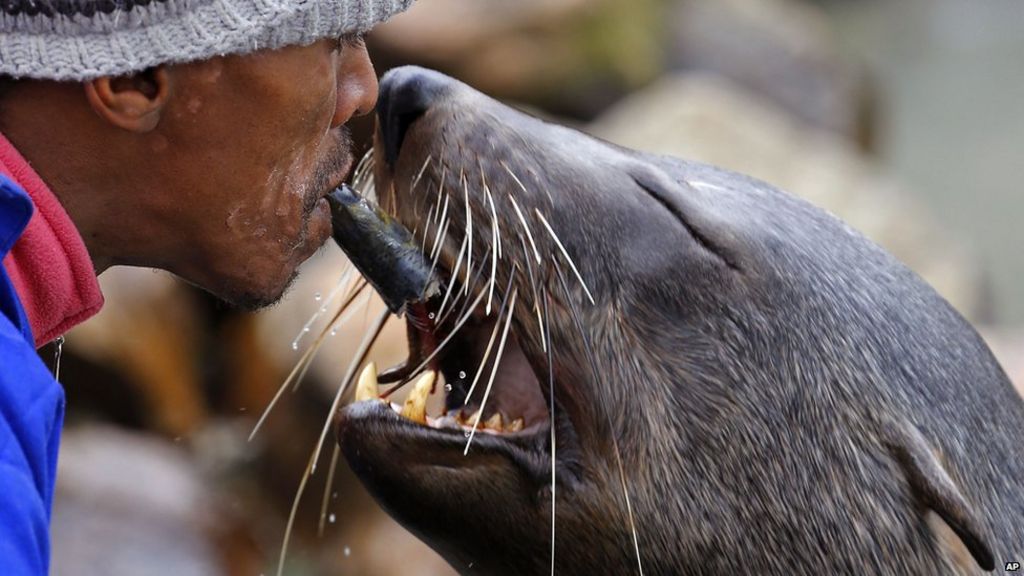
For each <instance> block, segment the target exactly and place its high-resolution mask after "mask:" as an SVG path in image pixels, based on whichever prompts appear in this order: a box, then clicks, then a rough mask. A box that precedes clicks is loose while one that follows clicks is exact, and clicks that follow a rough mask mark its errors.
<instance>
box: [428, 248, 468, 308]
mask: <svg viewBox="0 0 1024 576" xmlns="http://www.w3.org/2000/svg"><path fill="white" fill-rule="evenodd" d="M467 242H469V236H466V237H465V238H463V239H462V247H461V248H459V255H458V257H456V259H455V268H453V269H452V275H451V278H450V279H449V280H448V289H447V290H446V291H445V293H444V298H443V299H442V300H441V306H440V307H438V309H437V314H436V316H437V317H440V316H441V313H442V312H444V309H445V306H447V305H448V299H449V298H450V297H451V295H452V288H454V287H455V283H456V282H458V277H459V269H460V268H462V260H463V257H464V256H465V255H466V243H467Z"/></svg>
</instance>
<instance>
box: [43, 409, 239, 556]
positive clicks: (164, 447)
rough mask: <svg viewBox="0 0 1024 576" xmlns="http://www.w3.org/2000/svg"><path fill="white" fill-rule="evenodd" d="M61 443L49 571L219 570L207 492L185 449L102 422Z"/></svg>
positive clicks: (71, 434) (77, 431) (70, 433)
mask: <svg viewBox="0 0 1024 576" xmlns="http://www.w3.org/2000/svg"><path fill="white" fill-rule="evenodd" d="M61 444H62V445H61V453H60V462H59V467H58V482H57V491H56V497H55V504H54V516H53V529H52V530H53V574H54V575H55V576H63V575H68V576H71V575H75V576H77V575H80V574H102V575H103V576H138V575H140V574H145V575H147V576H207V575H210V576H212V575H217V574H223V573H224V571H223V570H222V566H221V558H220V557H219V555H218V552H217V550H216V549H215V548H214V546H213V545H212V544H211V542H210V540H211V538H210V537H211V534H212V530H213V528H214V525H213V518H212V517H211V515H210V513H211V503H212V502H211V498H210V494H209V493H208V492H207V489H206V488H205V486H204V483H203V481H202V478H201V476H200V474H199V473H198V471H197V470H196V469H195V467H194V466H193V464H192V463H191V462H190V460H189V459H188V457H187V454H186V453H185V451H184V450H181V449H178V448H176V447H174V446H171V445H168V444H167V442H166V441H163V440H160V439H158V438H154V437H149V436H144V435H140V434H133V433H129V432H124V431H121V430H117V429H114V428H104V427H90V428H84V429H70V430H67V431H66V433H65V434H64V438H63V440H62V443H61Z"/></svg>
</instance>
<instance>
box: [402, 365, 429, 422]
mask: <svg viewBox="0 0 1024 576" xmlns="http://www.w3.org/2000/svg"><path fill="white" fill-rule="evenodd" d="M436 379H437V372H434V371H433V370H431V371H429V372H426V373H424V374H423V376H420V378H419V380H417V381H416V383H415V384H413V387H412V391H411V392H409V395H408V396H407V397H406V398H405V405H404V406H402V416H403V417H404V418H408V419H409V420H412V421H413V422H418V423H420V424H426V423H427V396H429V395H430V391H431V390H432V389H433V388H434V381H435V380H436Z"/></svg>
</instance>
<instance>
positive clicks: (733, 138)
mask: <svg viewBox="0 0 1024 576" xmlns="http://www.w3.org/2000/svg"><path fill="white" fill-rule="evenodd" d="M1022 28H1024V4H1022V3H1021V2H1020V1H1019V0H986V1H985V2H963V1H962V0H901V1H900V2H893V1H891V0H817V1H811V0H420V2H419V4H418V5H417V6H416V7H415V8H414V9H413V10H411V11H410V12H409V13H407V14H405V15H402V16H400V17H398V18H396V19H395V20H393V21H392V22H391V23H389V24H387V25H384V26H381V27H380V28H378V29H377V30H376V31H375V32H374V33H373V34H372V35H371V36H370V38H369V43H370V48H371V54H372V55H373V57H374V58H375V61H376V62H377V64H378V68H379V70H378V71H379V72H380V73H383V72H384V71H385V70H386V69H387V68H389V67H392V66H396V65H401V64H410V63H414V64H420V65H425V66H430V67H434V68H437V69H440V70H442V71H444V72H446V73H448V74H451V75H453V76H455V77H458V78H460V79H462V80H464V81H466V82H468V83H470V84H472V85H474V86H476V87H478V88H480V89H481V90H484V91H486V92H488V93H490V94H492V95H494V96H497V97H499V98H501V99H504V100H507V101H509V102H510V103H514V104H516V105H518V106H522V107H524V108H526V109H528V110H531V111H534V112H536V113H538V114H542V115H544V116H546V117H552V118H555V119H558V120H559V121H562V122H564V123H567V124H570V125H573V126H576V127H578V128H580V129H582V130H586V131H588V132H591V133H593V134H595V135H597V136H600V137H602V138H605V139H608V140H611V141H614V142H617V143H621V144H624V145H627V146H631V147H634V148H640V149H644V150H649V151H655V152H662V153H667V154H673V155H677V156H681V157H685V158H689V159H695V160H699V161H704V162H708V163H712V164H716V165H720V166H723V167H726V168H730V169H733V170H737V171H740V172H744V173H747V174H751V175H753V176H755V177H757V178H760V179H763V180H766V181H768V182H770V183H772V184H775V185H776V186H778V187H780V188H783V189H785V190H788V191H790V192H792V193H794V194H797V195H800V196H803V197H805V198H807V199H809V200H811V201H812V202H814V203H816V204H818V205H821V206H823V207H825V208H827V209H828V210H830V211H832V212H834V213H836V214H838V215H839V216H840V217H842V218H844V219H845V220H847V221H848V222H850V223H851V224H853V225H854V226H855V227H856V228H858V229H860V230H862V231H864V232H865V233H866V234H867V235H868V236H870V237H872V238H873V239H875V240H876V241H878V242H879V243H880V244H882V245H884V246H885V247H886V248H888V249H889V250H890V251H892V252H893V253H895V254H896V255H897V256H898V257H900V258H901V259H902V260H903V261H905V262H906V263H907V264H909V265H910V266H911V267H912V268H914V269H915V270H917V271H918V272H919V273H920V274H921V275H923V276H924V277H925V278H926V279H928V280H929V281H930V282H931V283H932V284H933V285H935V286H936V288H937V289H938V290H939V291H940V292H941V293H943V294H944V295H945V296H946V297H947V298H948V299H949V300H950V301H951V302H953V304H954V305H955V306H956V307H957V308H958V309H959V310H960V311H961V312H962V313H963V314H964V315H965V316H966V317H968V318H969V319H970V320H971V321H973V322H974V323H975V324H976V325H977V326H978V327H979V329H980V330H981V331H982V332H983V334H984V336H985V337H986V338H987V339H988V340H989V341H990V342H991V344H992V347H993V349H994V350H995V352H996V353H997V355H998V356H999V357H1000V360H1001V361H1002V362H1003V365H1004V367H1005V368H1006V369H1007V371H1008V372H1009V373H1010V375H1011V378H1012V379H1014V381H1015V382H1016V383H1017V384H1018V385H1020V383H1021V382H1024V254H1022V252H1024V251H1022V249H1024V226H1021V225H1020V224H1019V219H1020V216H1021V215H1024V195H1022V194H1021V193H1020V192H1019V190H1020V189H1021V187H1022V186H1021V183H1022V182H1024V159H1022V158H1021V151H1022V150H1024V59H1022V58H1021V57H1020V55H1021V54H1024V34H1022V33H1021V32H1022V31H1024V29H1022ZM368 130H369V123H368V122H362V123H361V124H360V125H359V126H358V127H357V134H359V135H361V137H362V140H363V141H364V142H365V137H366V135H367V134H368ZM343 266H344V258H343V256H342V255H341V254H340V253H339V251H338V250H336V249H334V248H333V246H328V247H326V248H325V249H324V250H323V251H321V253H320V254H318V255H317V256H316V257H314V258H313V259H312V260H311V261H310V262H308V263H307V265H306V266H305V268H304V274H303V275H302V277H301V280H300V281H299V282H298V283H297V284H296V285H295V287H294V288H293V289H292V290H291V292H290V294H289V296H288V297H287V298H286V300H285V301H284V302H282V303H281V304H280V305H278V306H276V307H275V308H273V309H270V310H267V311H265V312H262V313H259V314H246V313H240V312H236V311H233V310H230V309H228V308H225V307H223V306H222V305H220V304H218V303H217V302H215V301H214V300H212V299H211V298H210V297H208V296H206V295H205V294H203V293H201V292H198V291H196V290H195V289H193V288H191V287H189V286H187V285H184V284H183V283H181V282H179V281H177V280H176V279H174V278H173V277H171V276H169V275H167V274H164V273H157V272H152V271H148V270H138V269H125V268H122V269H114V270H111V271H109V272H107V273H106V274H104V275H103V277H102V278H101V282H102V284H103V287H104V293H105V295H106V298H107V305H106V307H105V309H104V310H103V312H102V313H101V314H100V315H99V316H98V317H97V318H95V319H94V320H92V321H90V322H89V323H87V324H86V325H84V326H82V327H81V328H79V329H76V330H75V331H74V332H72V333H70V334H69V335H68V337H67V343H66V344H65V346H64V354H63V360H62V363H61V380H62V382H63V383H64V386H65V388H66V390H67V397H68V417H67V418H68V420H67V428H66V432H65V435H64V440H63V446H62V452H61V457H60V473H59V474H60V476H59V482H58V487H57V498H56V504H55V508H54V521H53V539H54V542H53V550H54V561H53V573H54V574H55V575H57V576H69V575H81V574H103V575H105V576H129V575H131V576H138V575H146V576H150V575H152V576H164V575H166V576H172V575H173V576H199V575H230V576H236V575H238V576H259V575H261V574H267V575H270V574H274V573H275V571H276V566H277V561H278V558H279V554H280V552H281V544H282V540H283V538H284V533H285V525H286V521H287V518H288V514H289V511H290V509H291V506H292V499H293V497H294V495H295V492H296V489H297V488H298V485H299V480H300V478H301V476H302V474H303V471H304V470H305V467H306V464H307V461H308V458H309V455H310V452H311V450H312V449H313V446H314V445H315V442H316V438H317V436H318V435H319V434H320V431H321V428H322V425H323V423H324V421H325V419H326V418H327V413H328V408H329V405H330V402H331V400H332V398H333V395H334V393H335V391H336V389H337V387H338V384H339V382H340V380H341V377H342V374H343V373H344V371H345V369H346V368H347V366H348V363H349V361H350V359H351V356H352V354H353V350H354V348H355V347H356V346H357V345H358V342H359V340H360V339H361V338H362V335H363V330H364V326H365V325H366V323H367V318H372V316H373V315H374V314H375V313H376V312H375V311H376V310H379V309H380V304H379V303H378V302H376V301H375V299H374V300H368V301H367V302H366V303H365V308H366V309H365V310H364V309H363V308H360V311H358V312H357V313H355V314H353V315H352V317H351V318H350V319H349V321H348V322H347V323H346V324H345V325H344V326H340V327H338V328H336V329H335V330H334V331H333V332H331V331H330V330H329V329H328V328H327V327H326V326H325V324H326V321H325V320H324V319H323V318H321V319H319V320H317V321H315V322H313V323H311V324H309V326H308V327H309V328H310V330H309V332H304V331H303V328H304V326H305V325H306V323H307V321H308V320H309V319H310V318H311V317H312V316H313V315H314V314H316V313H317V312H318V310H321V309H324V308H330V304H328V300H329V299H330V297H331V295H332V293H334V292H335V288H336V286H337V285H338V281H339V276H340V274H341V271H342V268H343ZM332 303H334V304H336V300H335V301H333V302H332ZM321 334H322V335H323V336H324V339H325V342H326V344H325V346H324V348H323V350H322V351H321V353H320V355H319V356H318V359H317V361H316V362H315V363H314V365H313V367H312V368H311V370H310V371H309V373H308V374H307V376H306V378H305V379H304V380H303V382H302V385H301V386H300V387H299V388H298V389H297V390H295V391H288V392H286V393H285V394H284V395H283V397H282V401H281V402H280V404H279V405H278V406H277V407H276V409H275V410H274V411H273V413H272V414H271V416H270V417H269V419H268V420H267V421H266V424H265V426H264V427H263V429H262V430H261V431H260V433H259V434H258V435H257V436H256V437H255V439H254V440H253V441H251V442H249V441H247V437H248V435H249V432H250V431H251V430H252V428H253V425H254V424H255V422H256V419H257V418H258V416H259V414H260V413H261V412H262V411H263V409H264V408H265V407H266V406H267V405H268V403H269V401H270V399H271V398H272V397H273V395H274V394H275V392H276V390H277V388H278V386H279V385H280V384H281V383H282V382H283V381H284V379H285V377H286V376H287V374H288V373H289V371H290V370H291V369H292V367H293V366H294V365H295V363H296V362H297V361H298V359H299V357H300V355H301V354H302V351H303V350H305V349H306V348H307V347H308V345H309V344H310V343H311V342H312V341H313V340H314V339H315V338H316V337H317V336H319V335H321ZM403 334H404V331H403V328H402V327H401V326H400V325H399V323H397V322H394V323H392V324H391V325H389V327H388V329H387V331H386V333H385V337H384V338H383V339H382V340H381V341H380V343H379V344H378V345H377V346H375V348H374V350H373V352H372V353H371V358H373V359H375V360H377V361H378V364H379V365H381V366H389V365H392V364H395V363H397V362H399V361H400V360H401V359H402V358H403V357H404V350H403V346H404V343H403V341H404V337H403ZM300 336H301V338H299V340H298V341H296V338H297V337H300ZM40 353H41V354H42V356H43V358H44V359H45V360H47V361H48V362H52V359H53V355H54V349H53V348H52V347H48V348H44V349H43V350H41V351H40ZM328 454H329V452H328ZM324 458H325V459H326V460H329V456H328V455H327V454H325V456H324ZM326 460H325V461H326ZM327 469H328V466H326V465H323V466H321V467H320V468H318V472H317V474H316V475H314V476H313V478H312V480H311V481H310V483H309V486H308V487H307V491H306V496H305V498H304V499H303V501H302V504H301V505H300V506H299V508H298V511H297V516H296V522H295V532H294V534H293V536H292V539H291V545H290V549H289V554H288V556H287V560H286V563H285V573H286V574H289V575H296V576H307V575H308V576H315V575H334V574H353V575H358V576H376V575H391V574H402V575H406V576H419V575H422V576H428V575H429V576H435V575H438V576H440V575H450V574H452V572H451V571H450V569H448V568H447V567H446V565H445V564H444V563H443V562H442V561H441V560H440V559H439V558H437V557H436V556H435V555H434V554H433V553H432V552H430V551H429V550H428V549H427V548H426V547H425V546H423V545H422V544H420V543H419V542H418V541H416V540H415V538H413V537H412V536H411V535H409V534H407V533H405V532H404V531H403V530H402V529H401V528H399V527H398V526H397V525H395V524H394V523H393V522H391V521H390V520H389V519H388V518H387V517H386V516H385V515H384V514H383V513H382V512H380V511H379V509H378V508H377V507H376V505H375V504H374V503H373V502H372V501H371V500H370V499H369V497H368V496H367V495H366V493H365V491H364V490H363V489H362V488H361V487H360V486H359V485H358V483H357V482H356V481H355V480H354V478H353V477H352V475H351V474H350V473H349V472H348V470H347V469H345V466H344V464H343V463H342V464H341V465H340V467H339V469H338V471H337V473H336V474H335V475H334V477H333V478H331V480H332V482H331V484H330V485H328V484H327ZM325 497H326V503H327V506H326V508H324V509H323V514H322V513H321V510H322V502H323V501H324V499H325ZM321 518H322V522H321ZM321 523H322V524H323V531H322V534H320V533H319V532H320V530H319V529H318V525H319V524H321Z"/></svg>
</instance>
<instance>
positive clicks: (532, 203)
mask: <svg viewBox="0 0 1024 576" xmlns="http://www.w3.org/2000/svg"><path fill="white" fill-rule="evenodd" d="M378 113H379V125H378V131H377V134H376V139H375V147H374V153H373V154H374V157H373V167H372V170H373V184H374V187H375V189H376V192H377V195H378V196H379V201H380V207H381V209H382V210H383V211H384V212H385V213H386V214H387V215H388V217H389V218H394V219H395V220H396V221H397V222H399V223H401V224H402V225H403V226H404V227H405V228H407V229H409V230H412V231H413V232H412V236H411V240H410V241H411V242H413V243H415V244H418V245H419V251H418V254H420V255H421V256H422V257H423V262H425V263H429V271H430V276H431V278H436V284H435V285H434V289H432V290H431V291H429V293H427V292H424V293H423V294H422V297H420V298H411V299H408V300H409V301H408V302H407V303H406V304H407V305H404V306H400V307H401V311H403V312H404V313H405V315H406V318H407V320H406V322H407V334H408V340H409V350H410V355H409V358H408V359H407V361H406V362H405V363H404V364H403V365H401V366H397V367H395V368H391V369H388V370H386V371H384V372H381V373H379V374H378V372H377V369H376V367H375V366H374V365H368V366H366V367H365V368H364V369H363V370H362V371H361V375H360V376H359V378H358V384H357V385H356V401H355V402H353V403H351V404H349V405H347V406H345V407H343V408H341V409H340V410H339V411H338V413H337V417H336V424H337V438H338V444H339V446H340V448H341V452H342V453H343V454H344V456H345V458H346V460H347V461H348V463H349V465H350V466H351V467H352V469H353V470H354V471H355V472H356V474H357V475H358V476H359V478H360V479H361V480H362V481H363V483H364V484H365V485H366V486H367V488H368V489H369V490H370V492H371V493H372V494H373V496H374V497H375V498H376V499H377V501H378V502H379V503H380V504H381V506H382V507H383V508H384V509H385V510H386V511H388V513H390V514H391V515H392V516H393V517H395V518H396V519H397V520H398V521H399V522H400V523H401V524H403V525H404V526H405V527H406V528H408V529H409V530H410V531H412V532H413V533H414V534H416V535H417V536H418V537H420V538H421V539H422V540H424V541H425V542H427V543H428V544H429V545H430V546H431V547H433V548H434V549H435V550H436V551H438V552H439V553H440V554H441V555H442V556H443V557H444V558H445V559H446V560H447V561H448V562H449V563H450V564H451V565H452V566H453V567H455V569H456V570H458V571H459V572H460V573H462V574H495V575H504V574H509V575H512V574H520V575H521V574H549V573H557V574H581V575H582V574H630V573H637V574H642V573H649V574H734V573H748V572H753V573H759V574H819V573H823V572H824V571H836V572H839V573H850V571H851V570H852V571H853V572H855V573H906V574H935V573H971V571H974V570H977V568H978V567H979V566H980V567H982V568H984V569H991V567H992V566H993V565H994V562H995V560H994V559H995V558H996V557H999V556H1000V555H1002V554H1010V555H1012V553H1020V552H1022V550H1021V549H1020V548H1021V544H1020V543H1021V542H1024V527H1022V526H1024V525H1022V524H1021V523H1019V522H1018V523H1016V524H1014V523H1013V522H1011V521H1010V520H1009V518H1004V517H1003V516H1002V515H1001V514H1000V511H1003V510H1018V511H1024V504H1022V502H1024V485H1022V482H1024V481H1021V480H1019V479H1020V478H1024V476H1022V475H1021V474H1020V473H1021V472H1024V459H1022V458H1021V457H1020V456H1021V454H1022V450H1024V406H1022V403H1021V400H1020V398H1019V397H1017V396H1016V395H1015V394H1014V393H1013V391H1012V388H1011V387H1010V384H1009V382H1008V381H1007V380H1006V377H1005V375H1004V374H1003V373H1002V371H1001V369H1000V368H999V366H998V364H997V363H996V362H995V360H994V359H993V358H992V356H991V354H990V353H989V352H988V350H987V348H986V347H985V345H984V344H983V343H982V342H981V340H980V338H979V337H978V336H977V334H976V333H975V332H974V331H973V329H972V328H970V326H969V325H967V323H966V322H965V321H963V319H961V318H960V317H959V315H957V314H956V313H955V312H954V311H953V310H952V309H951V308H950V307H949V306H948V305H947V304H946V303H945V302H944V301H943V300H942V299H941V298H940V297H939V296H937V295H936V294H935V293H934V292H933V291H932V290H931V289H930V288H928V287H927V286H926V285H925V284H924V283H923V282H922V281H921V280H920V279H919V278H917V277H916V276H915V275H914V274H913V273H911V272H909V271H908V270H907V269H906V268H904V267H903V266H902V265H901V264H899V263H898V262H896V261H895V260H894V259H892V258H891V257H890V256H888V255H887V254H885V253H884V252H883V251H882V250H881V249H879V248H877V247H876V246H874V245H873V244H871V243H870V242H869V241H867V240H866V239H864V238H863V237H861V236H860V235H858V234H856V233H855V232H852V231H850V230H849V229H848V228H847V227H845V225H843V224H842V223H841V222H839V221H838V220H836V219H835V218H833V217H831V216H829V215H826V214H825V213H823V212H822V211H820V210H818V209H816V208H814V207H812V206H810V205H808V204H806V203H804V202H802V201H799V200H797V199H794V198H792V197H790V196H788V195H785V194H783V193H781V192H778V191H776V190H774V189H772V188H770V187H769V186H767V185H765V184H763V183H760V182H756V181H754V180H751V179H749V178H746V177H743V176H740V175H736V174H733V173H729V172H726V171H723V170H719V169H715V168H711V167H707V166H703V165H699V164H695V163H689V162H684V161H681V160H677V159H672V158H664V157H657V156H651V155H645V154H641V153H639V152H635V151H631V150H626V149H622V148H619V147H616V146H613V145H611V144H608V143H605V142H601V141H598V140H596V139H593V138H590V137H588V136H586V135H583V134H581V133H578V132H576V131H573V130H570V129H568V128H564V127H560V126H557V125H552V124H547V123H545V122H542V121H540V120H538V119H535V118H533V117H530V116H528V115H525V114H522V113H520V112H518V111H515V110H513V109H511V108H509V107H506V106H504V105H502V104H500V103H498V102H496V101H494V100H491V99H489V98H487V97H486V96H484V95H482V94H480V93H478V92H476V91H474V90H472V89H471V88H469V87H468V86H465V85H464V84H461V83H459V82H457V81H455V80H452V79H450V78H448V77H445V76H443V75H441V74H438V73H435V72H432V71H427V70H423V69H419V68H414V67H407V68H402V69H399V70H396V71H393V72H391V73H389V75H388V76H386V77H385V78H384V79H383V80H382V82H381V98H380V102H379V105H378ZM424 266H426V264H420V268H422V267H424ZM378 274H382V276H380V277H378V278H376V279H374V278H371V279H370V280H371V283H373V284H374V285H375V286H376V287H377V288H378V289H380V290H381V291H382V292H384V293H385V300H388V296H387V292H388V290H389V287H390V286H394V285H395V284H396V283H398V284H400V283H401V282H403V281H404V280H403V279H402V278H395V277H389V276H388V274H387V273H386V272H378ZM399 305H401V303H399ZM392 311H397V310H396V307H393V308H392ZM353 375H354V373H353ZM397 390H407V392H405V393H406V399H405V400H404V401H403V402H402V403H398V402H394V401H393V400H394V398H393V395H394V394H395V393H396V391H397ZM432 392H433V393H435V394H436V395H441V396H443V406H441V407H439V408H436V409H435V411H434V412H431V410H430V409H428V407H427V405H428V396H430V395H431V393H432ZM948 398H956V399H957V401H956V402H957V408H958V409H957V410H950V408H949V404H948V402H949V400H948ZM979 414H986V415H992V417H991V418H987V417H986V418H978V417H975V416H977V415H979ZM996 414H998V418H996V416H995V415H996ZM972 415H973V416H972ZM1009 422H1013V423H1016V424H1014V425H1013V426H1012V428H1013V429H1010V427H1009V426H1007V424H1006V423H1009ZM965 435H969V436H970V437H971V438H972V445H973V449H972V446H968V445H966V444H965V443H963V442H961V441H960V439H962V438H964V437H965ZM978 446H984V450H978V449H977V447H978ZM993 457H994V458H999V460H1000V461H1001V462H1005V463H1007V466H1010V467H1011V468H1013V470H1005V471H1003V472H1000V473H996V472H993V470H992V468H991V466H988V465H986V464H985V460H984V459H985V458H993ZM1013 474H1017V476H1016V478H1017V479H1018V480H1017V481H1013V482H1007V481H1006V478H1012V477H1014V476H1013ZM935 518H938V521H935ZM1014 546H1016V547H1017V548H1014ZM1018 555H1019V554H1018ZM965 558H966V559H967V560H964V559H965Z"/></svg>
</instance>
